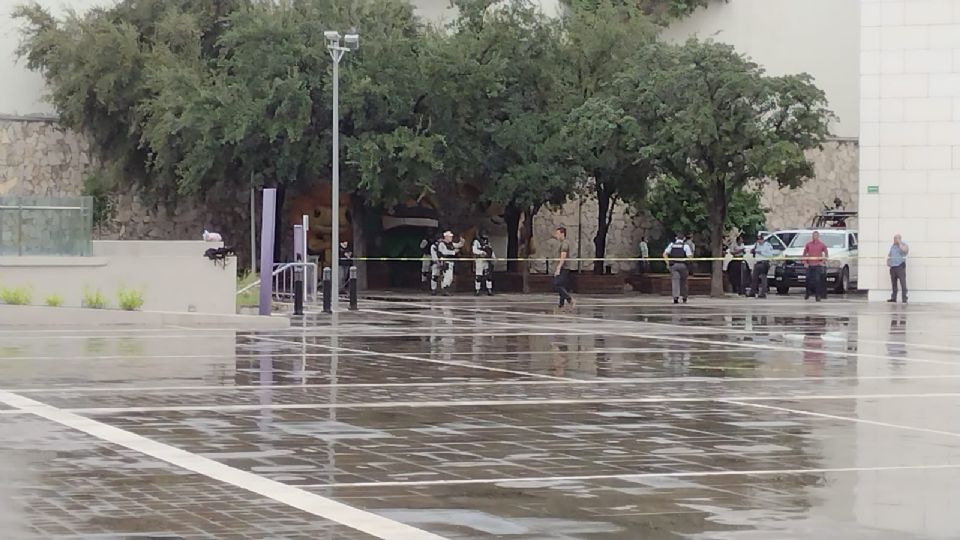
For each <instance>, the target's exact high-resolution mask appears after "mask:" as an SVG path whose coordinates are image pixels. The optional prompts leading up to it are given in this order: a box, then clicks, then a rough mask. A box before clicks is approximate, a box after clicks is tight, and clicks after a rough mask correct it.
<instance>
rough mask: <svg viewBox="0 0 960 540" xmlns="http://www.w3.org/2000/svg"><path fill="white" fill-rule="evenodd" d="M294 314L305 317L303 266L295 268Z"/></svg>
mask: <svg viewBox="0 0 960 540" xmlns="http://www.w3.org/2000/svg"><path fill="white" fill-rule="evenodd" d="M293 314H294V315H303V266H301V265H297V266H294V267H293Z"/></svg>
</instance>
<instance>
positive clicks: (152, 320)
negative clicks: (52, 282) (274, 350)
mask: <svg viewBox="0 0 960 540" xmlns="http://www.w3.org/2000/svg"><path fill="white" fill-rule="evenodd" d="M25 326H29V327H90V326H126V327H130V326H133V327H149V328H162V327H168V326H184V327H189V328H224V329H232V330H284V329H286V328H289V327H290V319H289V318H287V317H283V316H274V317H259V316H251V315H230V314H223V315H221V314H213V313H174V312H166V311H119V310H107V309H80V308H64V307H59V308H53V307H46V306H7V305H0V328H4V327H25Z"/></svg>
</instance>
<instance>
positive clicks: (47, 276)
mask: <svg viewBox="0 0 960 540" xmlns="http://www.w3.org/2000/svg"><path fill="white" fill-rule="evenodd" d="M220 246H221V244H215V243H208V242H193V241H190V242H147V241H145V242H125V241H99V242H94V243H93V256H92V257H0V287H18V286H26V287H29V288H30V289H31V292H32V295H33V301H32V303H33V304H43V303H44V301H45V298H46V297H48V296H50V295H53V294H56V295H59V296H61V297H62V298H63V299H64V305H65V306H68V307H79V306H80V304H81V301H82V298H83V291H84V288H88V289H94V290H95V289H99V290H100V292H101V293H103V295H104V296H105V297H106V298H107V300H108V302H109V304H110V306H111V307H116V306H117V303H118V302H117V292H118V291H119V290H120V289H121V288H127V289H131V288H132V289H140V290H142V291H143V295H144V305H143V309H144V310H145V311H168V312H181V313H182V312H196V313H219V314H235V313H236V284H237V282H236V275H237V261H236V258H234V257H229V258H227V259H226V260H225V261H218V262H214V261H211V260H209V259H207V258H206V257H204V256H203V253H204V251H206V250H207V249H209V248H211V247H220Z"/></svg>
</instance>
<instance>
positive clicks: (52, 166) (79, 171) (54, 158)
mask: <svg viewBox="0 0 960 540" xmlns="http://www.w3.org/2000/svg"><path fill="white" fill-rule="evenodd" d="M93 165H94V160H93V159H92V157H91V155H90V147H89V145H88V144H87V141H86V140H85V139H84V138H83V136H81V135H80V134H78V133H75V132H72V131H70V130H66V129H62V128H61V127H59V125H58V124H57V122H56V120H53V119H44V118H19V117H4V116H0V195H38V196H72V195H79V194H80V192H81V191H82V189H83V177H84V175H85V174H87V172H88V171H89V170H90V168H91V167H92V166H93Z"/></svg>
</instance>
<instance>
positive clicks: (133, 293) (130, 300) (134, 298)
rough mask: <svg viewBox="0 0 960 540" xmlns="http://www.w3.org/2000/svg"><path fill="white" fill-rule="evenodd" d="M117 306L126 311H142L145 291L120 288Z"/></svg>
mask: <svg viewBox="0 0 960 540" xmlns="http://www.w3.org/2000/svg"><path fill="white" fill-rule="evenodd" d="M117 304H118V305H119V306H120V309H122V310H124V311H140V309H141V308H142V307H143V290H141V289H127V288H125V287H120V289H119V290H118V291H117Z"/></svg>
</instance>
